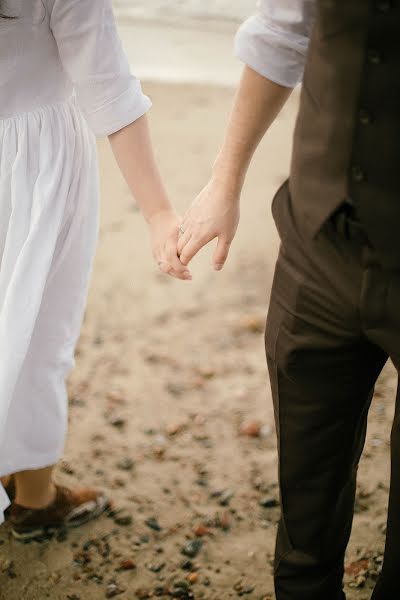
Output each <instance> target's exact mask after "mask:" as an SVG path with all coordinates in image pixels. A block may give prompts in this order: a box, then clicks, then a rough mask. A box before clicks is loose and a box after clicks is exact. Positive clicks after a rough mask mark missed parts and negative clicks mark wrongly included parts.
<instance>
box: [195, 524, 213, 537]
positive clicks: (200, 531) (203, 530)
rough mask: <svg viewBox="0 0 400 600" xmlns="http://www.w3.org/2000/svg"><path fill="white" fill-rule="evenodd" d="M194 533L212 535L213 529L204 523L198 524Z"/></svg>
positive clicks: (197, 535) (201, 535) (200, 535)
mask: <svg viewBox="0 0 400 600" xmlns="http://www.w3.org/2000/svg"><path fill="white" fill-rule="evenodd" d="M193 533H194V535H195V536H196V537H203V536H205V535H212V531H211V529H209V527H206V526H205V525H202V524H200V525H196V526H195V527H193Z"/></svg>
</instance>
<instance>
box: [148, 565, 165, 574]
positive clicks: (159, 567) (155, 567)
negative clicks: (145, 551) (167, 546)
mask: <svg viewBox="0 0 400 600" xmlns="http://www.w3.org/2000/svg"><path fill="white" fill-rule="evenodd" d="M146 567H147V568H148V570H149V571H151V572H152V573H161V571H162V570H163V568H164V567H165V562H162V563H158V564H148V565H146Z"/></svg>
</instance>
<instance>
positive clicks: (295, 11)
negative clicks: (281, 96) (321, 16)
mask: <svg viewBox="0 0 400 600" xmlns="http://www.w3.org/2000/svg"><path fill="white" fill-rule="evenodd" d="M315 11H316V0H260V1H259V2H258V6H257V12H256V14H255V15H254V16H252V17H250V18H249V19H248V20H247V21H245V22H244V23H243V25H242V26H241V27H240V29H239V31H238V32H237V34H236V38H235V54H236V56H237V57H238V58H239V59H240V60H241V61H242V62H244V63H245V64H247V65H248V66H249V67H250V68H251V69H253V70H254V71H257V73H259V74H260V75H263V76H264V77H266V78H267V79H270V80H271V81H273V82H274V83H277V84H279V85H282V86H285V87H295V85H296V84H297V83H299V82H300V81H301V79H302V76H303V72H304V65H305V60H306V55H307V49H308V45H309V39H310V35H311V30H312V27H313V24H314V19H315Z"/></svg>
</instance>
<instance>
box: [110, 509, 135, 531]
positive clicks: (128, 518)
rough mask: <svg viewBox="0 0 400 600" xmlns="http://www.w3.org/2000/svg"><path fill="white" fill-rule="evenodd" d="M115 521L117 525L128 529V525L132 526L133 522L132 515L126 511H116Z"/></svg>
mask: <svg viewBox="0 0 400 600" xmlns="http://www.w3.org/2000/svg"><path fill="white" fill-rule="evenodd" d="M113 520H114V523H115V524H116V525H120V526H121V527H127V526H128V525H131V524H132V522H133V518H132V515H129V514H128V513H127V512H126V511H124V510H119V511H116V512H115V513H114V516H113Z"/></svg>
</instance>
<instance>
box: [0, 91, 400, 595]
mask: <svg viewBox="0 0 400 600" xmlns="http://www.w3.org/2000/svg"><path fill="white" fill-rule="evenodd" d="M146 89H147V91H148V93H150V95H151V96H152V97H153V99H154V109H153V111H152V117H151V118H152V128H153V132H154V141H155V145H156V147H157V151H158V154H159V158H160V164H161V167H162V171H163V173H164V175H165V178H166V181H167V184H168V186H169V189H170V191H171V195H172V197H173V198H174V199H175V201H176V203H177V205H178V206H179V207H184V206H185V205H186V204H187V203H188V202H189V201H190V200H191V199H192V197H193V196H194V195H195V194H196V193H197V192H198V191H199V189H200V188H201V186H202V185H203V184H204V183H205V182H206V180H207V177H208V173H209V169H210V164H211V161H212V160H213V157H214V155H215V152H216V149H217V147H218V144H219V142H220V139H221V135H222V130H223V127H224V123H225V121H226V115H227V111H228V109H229V106H230V102H231V96H232V92H231V91H230V90H228V89H223V88H219V89H217V88H211V87H201V86H197V87H196V86H194V87H190V86H182V85H181V86H178V85H175V86H174V85H161V84H153V85H147V86H146ZM295 107H296V98H293V100H292V101H291V103H290V104H289V106H288V107H287V108H286V109H285V111H284V113H283V114H282V116H281V117H280V118H279V119H278V121H277V123H276V124H275V125H274V127H273V129H272V131H271V133H270V135H269V136H268V139H267V140H266V141H265V142H264V143H263V145H262V147H261V148H260V151H259V152H258V154H257V156H256V158H255V160H254V163H253V165H252V168H251V171H250V174H249V178H248V182H247V185H246V189H245V192H244V198H243V216H242V222H241V226H240V231H239V233H238V236H237V239H236V243H235V244H234V247H233V250H232V254H231V256H230V260H229V263H228V264H227V267H226V269H225V270H224V271H223V272H222V273H219V274H215V273H213V272H212V271H211V269H210V268H209V262H210V256H209V252H205V253H204V254H203V255H202V256H201V257H200V258H199V259H198V260H196V262H195V263H194V266H193V271H194V281H193V282H192V283H181V282H175V281H172V280H170V279H168V278H166V277H164V276H162V275H160V274H159V273H158V272H157V270H156V269H155V267H154V265H153V262H152V259H151V257H150V253H149V246H148V240H147V234H146V231H145V227H144V225H143V222H142V220H141V217H140V215H139V213H138V212H137V210H136V208H135V206H134V204H133V202H132V200H131V199H130V197H129V193H128V190H127V188H126V186H125V184H124V183H123V182H122V181H121V178H120V176H119V174H118V172H117V169H116V166H115V163H114V161H113V159H112V157H111V154H110V150H109V148H108V145H107V142H105V141H104V142H101V143H100V146H99V150H100V160H101V172H102V191H103V216H102V226H101V236H100V244H99V250H98V254H97V260H96V266H95V272H94V276H93V281H92V288H91V294H90V299H89V305H88V310H87V315H86V319H85V323H84V327H83V331H82V336H81V340H80V344H79V348H78V351H77V367H76V369H75V371H74V373H73V375H72V377H71V381H70V386H69V387H70V404H71V410H70V434H69V438H68V443H67V448H66V453H65V460H64V461H63V463H62V464H61V465H60V467H59V469H58V478H59V480H60V481H62V482H64V483H66V484H68V485H73V486H75V485H78V484H81V483H83V484H85V485H87V484H90V485H96V486H99V487H104V488H105V489H106V490H107V491H108V492H109V493H110V495H111V496H112V498H113V500H114V504H115V511H114V513H111V514H110V515H108V516H104V517H102V518H101V519H99V520H98V521H97V522H95V523H92V524H89V525H86V526H84V527H82V528H80V529H79V530H76V531H71V532H69V533H68V535H60V536H59V537H58V539H53V540H52V541H49V542H46V543H42V544H39V543H37V542H34V543H32V544H29V545H19V544H17V543H16V542H14V541H12V540H11V538H10V535H9V530H8V527H7V525H6V526H4V527H2V528H1V530H0V599H1V600H44V599H46V598H51V600H95V599H96V600H97V599H102V598H112V597H118V598H121V600H122V599H124V600H125V599H126V600H133V599H134V598H151V597H164V598H169V597H175V598H204V599H210V600H225V599H228V598H236V597H238V596H246V597H248V598H249V599H255V600H261V599H264V600H267V599H272V598H273V583H272V577H271V558H272V552H273V545H274V536H275V528H276V522H277V519H278V514H279V508H278V507H277V506H276V505H277V486H276V447H275V437H274V426H273V417H272V407H271V397H270V391H269V386H268V377H267V372H266V366H265V361H264V349H263V328H264V319H265V314H266V310H267V305H268V297H269V291H270V285H271V277H272V273H273V267H274V261H275V258H276V255H277V249H278V239H277V234H276V232H275V229H274V226H273V223H272V218H271V216H270V214H269V204H270V199H271V196H272V193H273V190H274V189H276V187H277V185H278V184H279V183H280V182H281V181H282V180H283V178H284V177H285V175H286V173H287V170H288V160H289V153H290V143H289V140H290V132H291V128H292V124H293V115H294V111H295ZM395 385H396V378H395V373H394V372H393V370H392V369H391V368H389V367H388V368H387V369H386V370H385V372H384V374H383V376H382V377H381V379H380V381H379V384H378V386H377V391H376V397H375V400H374V402H373V406H372V408H371V414H370V426H369V432H368V439H367V443H366V450H365V453H364V457H363V460H362V464H361V468H360V479H359V481H360V483H359V493H358V499H357V511H356V517H355V527H354V530H353V536H352V540H351V544H350V547H349V552H348V557H347V571H348V573H347V575H346V591H347V593H348V598H349V600H367V599H368V598H370V594H371V592H370V588H371V586H372V585H373V582H374V578H375V577H376V573H377V571H378V569H379V565H380V562H381V552H382V548H383V544H384V533H383V532H384V528H385V512H386V503H387V483H388V468H389V464H388V460H389V459H388V442H389V430H390V422H391V418H392V413H393V398H394V390H395ZM250 434H251V435H250Z"/></svg>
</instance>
